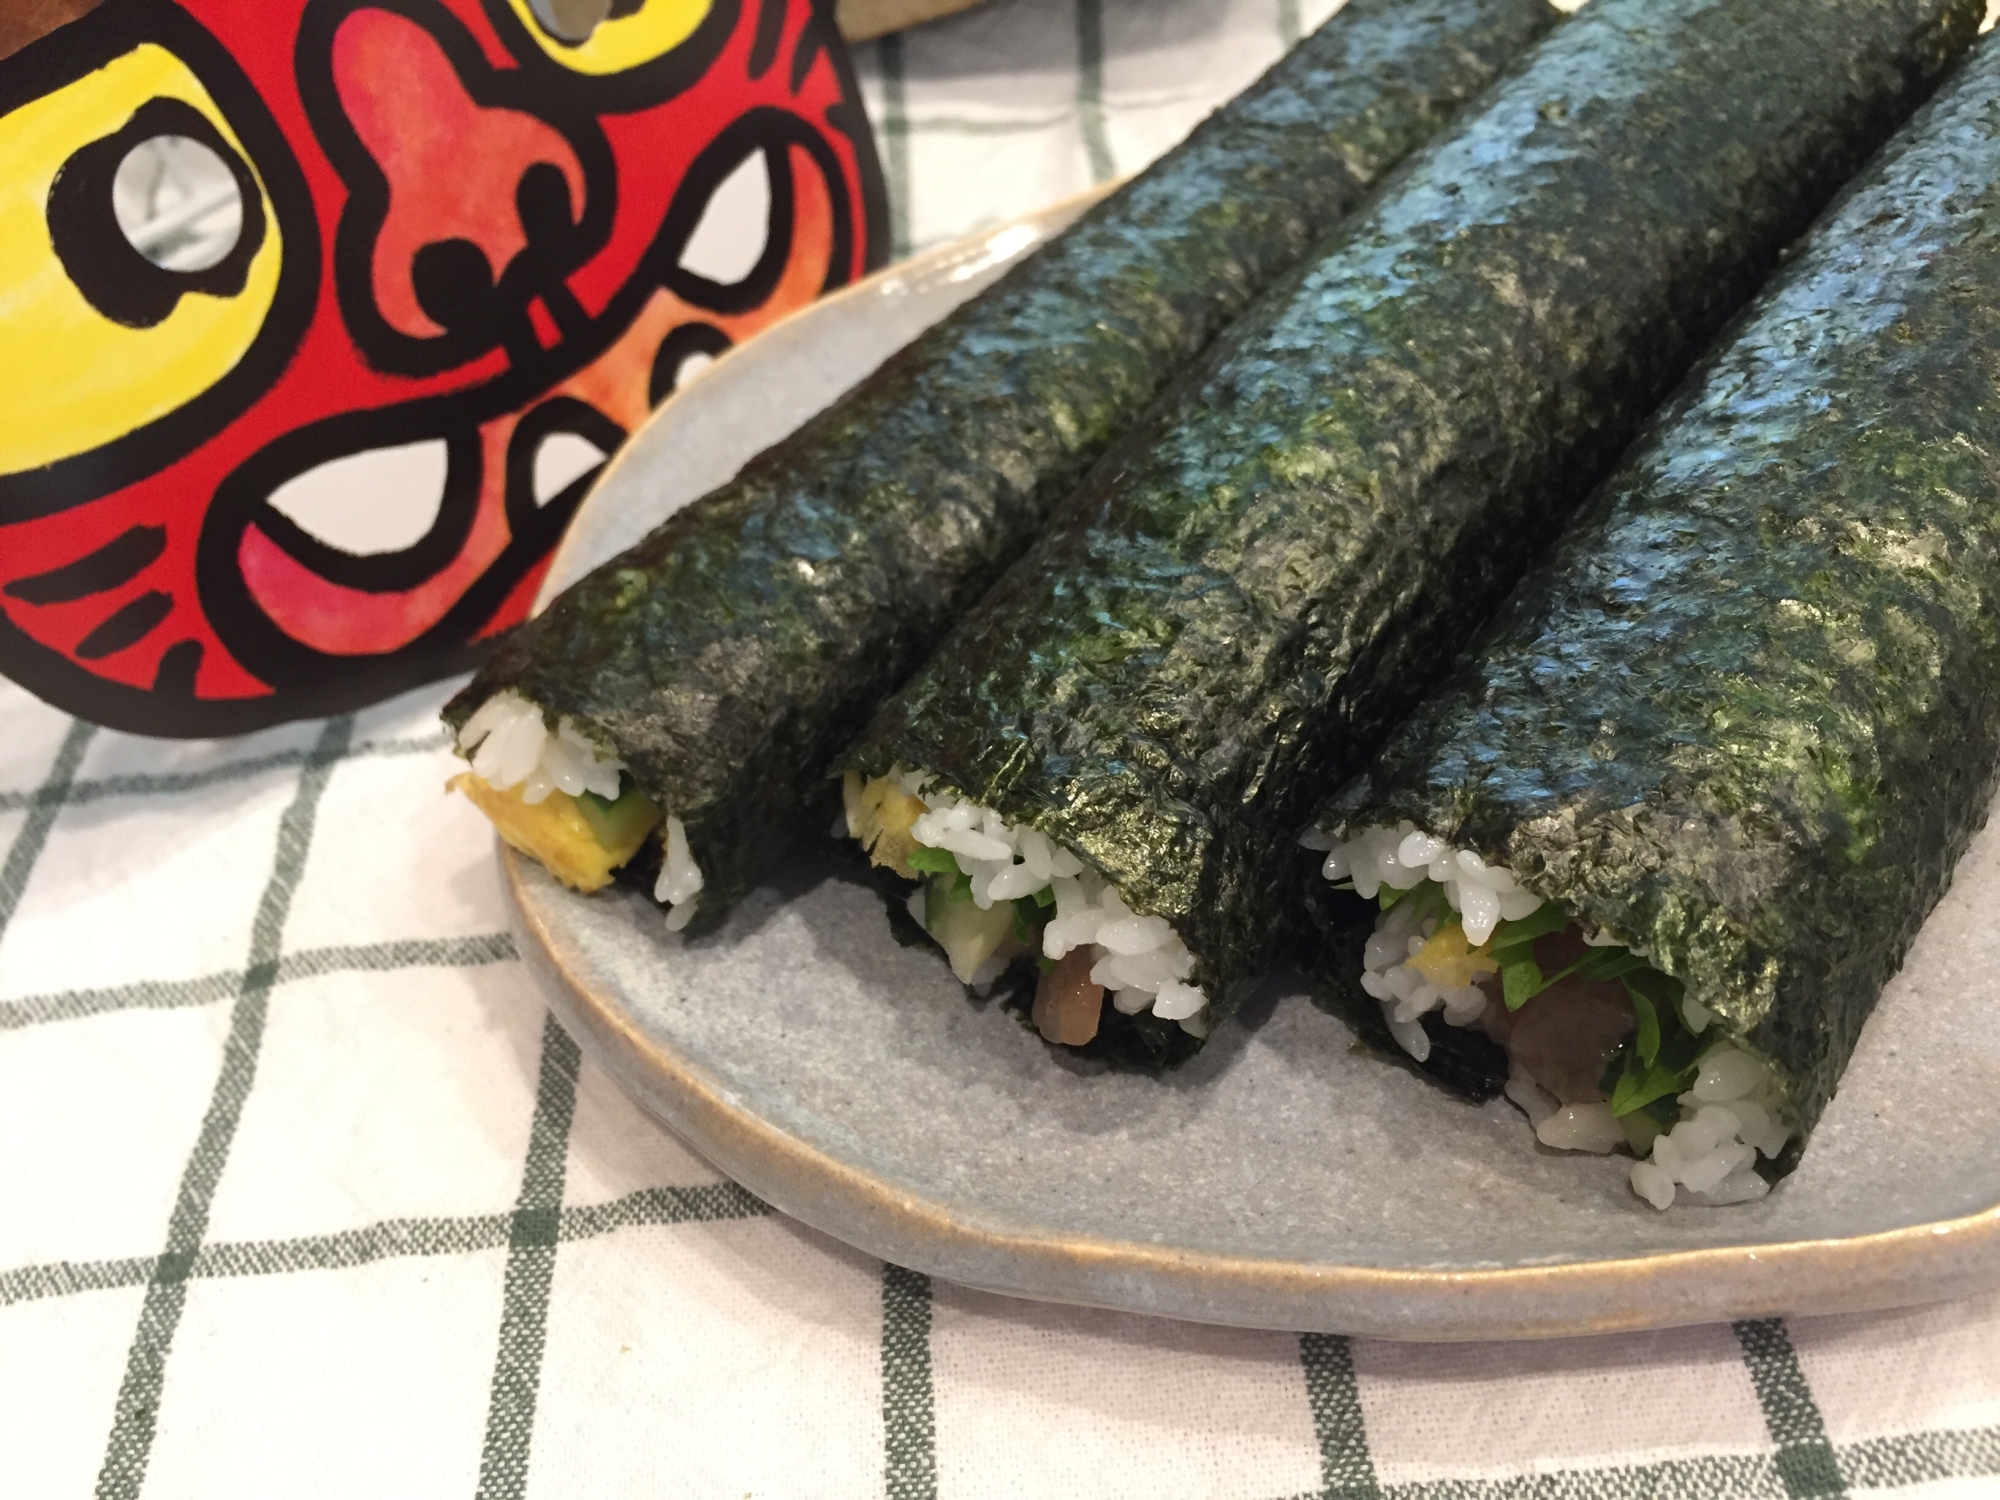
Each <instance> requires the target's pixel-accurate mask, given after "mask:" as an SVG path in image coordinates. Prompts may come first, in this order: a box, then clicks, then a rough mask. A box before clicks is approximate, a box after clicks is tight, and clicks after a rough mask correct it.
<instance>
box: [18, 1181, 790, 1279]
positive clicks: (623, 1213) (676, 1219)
mask: <svg viewBox="0 0 2000 1500" xmlns="http://www.w3.org/2000/svg"><path fill="white" fill-rule="evenodd" d="M770 1213H771V1208H770V1206H769V1205H768V1204H766V1203H764V1202H763V1200H761V1199H759V1198H756V1197H754V1196H753V1195H752V1194H751V1193H750V1192H749V1191H748V1190H747V1189H745V1188H742V1187H739V1186H738V1185H737V1184H736V1183H733V1182H717V1183H704V1184H702V1185H700V1186H697V1187H678V1188H670V1187H654V1188H641V1189H639V1190H638V1191H636V1192H632V1193H627V1194H625V1195H624V1196H622V1197H619V1198H614V1199H613V1200H611V1201H610V1202H609V1203H593V1204H583V1205H577V1206H572V1207H568V1208H564V1209H563V1210H562V1211H561V1213H560V1214H559V1216H558V1217H557V1221H556V1238H557V1240H558V1241H560V1242H561V1243H563V1244H571V1243H574V1242H577V1241H581V1240H591V1239H596V1238H598V1237H600V1236H602V1235H607V1234H611V1233H614V1232H615V1231H617V1230H620V1229H631V1228H636V1227H638V1226H640V1225H649V1224H719V1223H725V1222H728V1221H730V1220H734V1219H760V1218H764V1217H767V1216H768V1215H769V1214H770ZM513 1234H514V1215H513V1214H512V1213H496V1214H468V1215H461V1216H458V1217H447V1218H429V1219H384V1220H381V1221H379V1222H377V1223H374V1224H370V1225H368V1226H366V1227H365V1228H361V1229H347V1230H341V1231H338V1232H337V1233H333V1234H315V1235H302V1236H300V1237H298V1238H295V1239H284V1240H237V1241H218V1242H216V1243H214V1244H209V1245H204V1246H202V1248H201V1249H200V1250H199V1251H197V1252H196V1253H195V1256H194V1259H193V1261H192V1262H191V1263H190V1264H189V1266H188V1268H187V1277H188V1279H189V1280H190V1281H201V1280H206V1279H211V1278H220V1277H227V1276H284V1275H290V1274H291V1273H293V1272H297V1271H327V1270H336V1269H343V1268H346V1267H350V1266H364V1265H373V1264H375V1263H376V1262H378V1261H384V1260H402V1259H416V1258H421V1257H430V1256H449V1255H469V1254H473V1253H475V1252H477V1251H482V1250H497V1249H499V1248H501V1247H502V1246H504V1245H507V1244H509V1243H510V1242H511V1240H512V1238H513ZM159 1260H160V1258H159V1257H158V1256H128V1257H126V1258H125V1259H122V1260H102V1261H82V1262H75V1261H58V1262H56V1263H54V1264H53V1265H45V1266H23V1267H20V1268H19V1269H16V1270H11V1271H0V1307H6V1306H9V1305H11V1304H14V1303H18V1302H37V1301H42V1300H45V1299H48V1298H54V1297H71V1296H76V1295H78V1294H79V1293H82V1292H99V1291H109V1290H113V1289H116V1288H119V1287H134V1286H143V1285H145V1283H146V1281H147V1280H148V1278H150V1277H151V1276H152V1275H153V1272H154V1270H155V1268H156V1267H157V1266H158V1264H159Z"/></svg>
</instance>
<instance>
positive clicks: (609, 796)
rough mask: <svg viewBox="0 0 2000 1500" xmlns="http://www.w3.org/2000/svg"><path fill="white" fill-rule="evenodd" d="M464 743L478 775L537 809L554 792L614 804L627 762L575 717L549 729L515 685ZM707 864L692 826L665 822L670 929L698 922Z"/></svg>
mask: <svg viewBox="0 0 2000 1500" xmlns="http://www.w3.org/2000/svg"><path fill="white" fill-rule="evenodd" d="M458 748H459V750H460V752H461V753H462V754H464V755H465V756H466V757H467V758H468V759H469V760H470V761H471V762H472V770H473V774H474V775H476V776H478V777H479V778H480V779H481V780H482V781H484V782H485V783H486V784H487V785H488V786H490V787H492V788H493V789H494V790H495V791H499V792H504V791H508V790H510V789H511V788H513V787H517V786H518V787H520V788H521V800H522V801H523V802H525V803H527V804H529V805H530V806H534V805H536V804H538V803H541V802H546V801H547V800H548V796H549V793H551V792H562V793H564V794H566V795H568V796H571V797H579V796H581V795H583V793H585V792H590V793H592V794H593V795H595V796H599V797H602V798H603V799H604V800H605V801H607V802H616V801H617V800H618V778H619V777H620V775H621V774H623V772H624V770H625V762H624V761H622V760H620V759H619V758H618V757H617V756H616V755H613V754H611V753H610V752H608V751H605V750H603V749H600V748H599V747H598V746H596V745H594V744H592V743H591V742H590V741H589V740H587V739H585V738H584V736H583V733H582V732H581V731H580V730H579V729H578V728H577V727H576V724H575V722H574V721H573V720H571V719H570V718H569V717H567V716H564V717H563V718H562V719H561V720H560V721H558V723H557V724H556V729H555V733H553V734H551V733H550V732H549V725H548V720H547V718H546V717H545V716H544V715H543V713H542V711H541V709H539V708H537V707H536V706H535V705H534V704H533V703H531V702H529V701H528V700H527V699H526V698H524V697H523V696H522V695H521V694H519V693H517V692H515V691H513V690H512V689H511V688H510V689H507V690H506V691H504V692H499V693H495V694H494V695H493V696H492V697H491V698H488V699H487V700H486V701H485V702H484V703H482V704H480V705H479V708H478V709H477V710H476V711H475V712H474V713H473V715H472V717H471V718H469V719H467V720H466V721H465V725H464V727H463V728H462V729H460V730H459V731H458ZM701 885H702V876H701V866H700V865H698V864H696V863H695V860H694V856H693V854H692V853H690V852H689V850H688V838H687V829H686V827H684V826H683V825H682V823H681V820H680V819H679V818H676V817H671V816H669V817H668V818H667V820H666V852H665V858H664V859H663V860H662V861H661V864H660V878H659V880H658V881H657V882H656V883H655V884H654V886H653V899H654V900H656V901H661V902H665V903H667V904H668V905H669V906H671V908H672V909H671V910H670V911H669V912H668V913H667V926H668V928H669V929H671V930H672V931H675V932H678V931H680V930H681V928H683V927H685V926H687V924H688V923H689V922H691V921H693V920H694V912H695V899H694V898H695V895H696V894H697V893H698V892H699V891H700V890H701Z"/></svg>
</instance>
